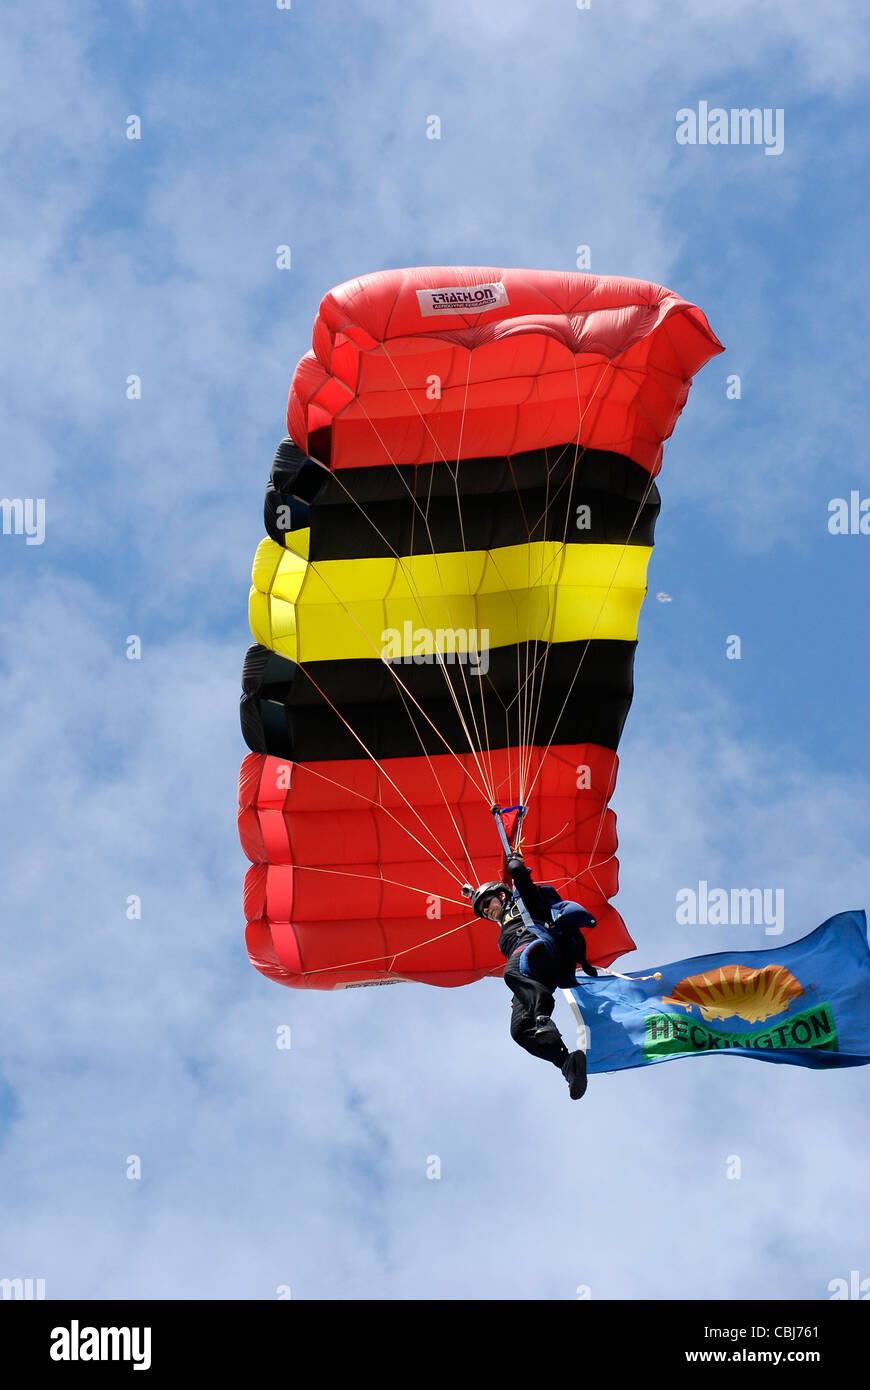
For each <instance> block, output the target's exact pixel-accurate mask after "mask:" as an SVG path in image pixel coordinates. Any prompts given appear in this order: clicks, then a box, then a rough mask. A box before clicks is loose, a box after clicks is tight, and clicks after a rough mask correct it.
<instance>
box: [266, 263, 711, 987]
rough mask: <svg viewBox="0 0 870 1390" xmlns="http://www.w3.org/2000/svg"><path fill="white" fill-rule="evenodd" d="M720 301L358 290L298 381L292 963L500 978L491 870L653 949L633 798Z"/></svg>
mask: <svg viewBox="0 0 870 1390" xmlns="http://www.w3.org/2000/svg"><path fill="white" fill-rule="evenodd" d="M719 351H721V347H720V344H719V343H718V341H717V340H716V338H715V337H714V335H713V334H712V332H711V330H710V328H709V326H708V325H707V321H706V319H705V318H704V315H703V314H702V313H701V312H700V310H698V309H696V308H694V307H693V306H692V305H690V304H688V303H686V302H685V301H684V300H681V299H679V298H678V297H677V296H676V295H673V294H671V293H670V292H669V291H668V290H665V289H662V288H660V287H659V286H655V285H648V284H644V283H643V282H640V281H635V280H625V279H613V278H608V277H603V276H592V275H578V274H563V273H557V272H546V271H521V270H495V269H492V268H489V267H486V268H475V267H461V268H458V267H444V268H425V269H417V270H402V271H385V272H381V273H378V274H373V275H367V276H363V277H361V278H360V279H358V280H354V281H350V282H348V283H347V284H345V285H341V286H339V287H338V288H336V289H334V290H332V291H331V292H330V293H329V294H328V295H327V296H326V297H325V298H324V300H323V302H322V304H321V306H320V311H319V314H318V317H317V319H316V321H315V326H314V334H313V351H312V352H311V353H309V354H307V355H306V356H305V357H304V358H303V359H302V361H301V362H300V364H299V366H298V367H297V370H296V373H295V375H294V378H293V384H292V387H291V390H290V399H289V403H288V412H287V419H288V428H289V430H290V434H291V436H292V438H288V439H286V440H285V441H284V442H283V444H282V445H281V446H280V447H279V449H278V452H277V454H276V457H275V461H274V464H273V468H272V474H271V478H270V482H269V486H268V489H267V494H266V505H265V522H266V530H267V533H268V534H267V538H266V539H265V540H264V541H263V542H262V543H261V545H260V546H259V548H258V551H257V555H256V558H255V562H254V569H253V587H252V589H251V598H250V620H251V629H252V633H253V635H254V638H255V639H256V645H255V646H253V647H252V648H251V649H250V651H249V653H248V656H247V658H246V661H245V667H244V671H243V691H244V693H243V696H242V728H243V732H244V736H245V739H246V742H247V743H248V746H249V748H250V749H251V750H252V753H251V755H249V757H247V758H246V759H245V762H244V763H243V766H242V774H241V781H240V797H239V800H240V811H239V827H240V834H241V839H242V845H243V847H244V850H245V852H246V854H247V855H248V858H249V859H250V860H251V864H252V867H251V868H250V869H249V871H248V875H247V879H246V888H245V910H246V917H247V920H248V928H247V941H248V949H249V953H250V955H251V959H252V960H253V962H254V964H255V965H256V966H257V967H258V969H260V970H262V971H263V972H264V973H265V974H267V975H269V976H271V977H272V978H274V979H277V980H280V981H282V982H283V983H286V984H291V985H297V986H305V987H313V988H327V989H329V988H336V987H340V986H345V985H349V984H377V983H386V982H388V981H390V980H395V979H410V980H422V981H426V982H428V983H433V984H441V985H458V984H465V983H468V982H470V981H472V980H476V979H479V978H480V977H481V976H484V975H487V974H498V973H500V971H501V968H502V966H503V962H502V960H501V957H500V956H499V954H498V951H497V948H496V932H495V931H494V930H493V927H492V924H487V923H485V922H483V921H481V920H480V919H476V918H474V917H473V916H472V915H471V913H470V911H469V907H468V903H467V902H466V901H465V900H464V899H463V897H462V894H461V886H462V884H463V883H464V882H466V881H468V882H471V883H479V882H482V881H484V880H487V879H493V878H501V877H502V874H503V860H502V855H501V851H500V847H499V842H498V837H497V834H496V831H495V826H494V822H493V817H492V814H491V808H492V806H493V805H494V804H500V805H509V804H510V805H516V804H520V803H521V804H523V805H526V806H527V807H528V812H527V815H526V817H525V821H524V823H523V852H524V855H525V858H526V861H527V863H528V864H529V866H530V867H531V868H532V870H533V872H534V874H535V876H536V878H538V880H539V881H542V882H548V883H552V884H553V885H554V886H555V887H556V888H557V889H558V890H559V891H560V892H561V893H562V894H563V896H565V897H569V898H576V899H578V900H579V901H581V902H582V903H583V905H584V906H585V907H587V908H588V909H589V911H590V912H592V913H593V915H594V916H595V917H597V919H598V926H597V927H596V928H595V929H594V931H592V932H590V934H589V937H588V941H587V948H588V952H589V958H590V960H591V961H592V962H593V963H598V964H609V963H610V962H611V961H612V960H614V959H615V958H616V957H617V956H618V955H620V954H622V953H623V952H624V951H626V950H630V949H631V948H632V946H633V942H632V940H631V938H630V936H629V935H628V932H627V930H626V928H625V925H624V923H623V922H622V919H621V918H620V916H619V914H618V913H617V912H616V910H615V909H614V908H613V907H612V906H611V905H610V899H611V898H612V897H613V896H614V894H615V893H616V891H617V888H618V875H617V861H616V825H615V817H614V814H613V812H612V811H611V810H610V809H609V806H608V803H609V800H610V796H611V794H612V792H613V788H614V784H615V780H616V769H617V757H616V748H617V744H618V741H619V736H620V733H621V730H622V726H623V723H624V721H625V717H626V714H627V712H628V708H629V705H630V702H631V694H632V670H633V662H634V649H635V646H636V642H637V628H638V616H639V612H640V607H641V603H642V601H643V596H644V593H645V591H646V573H647V566H648V562H649V557H650V553H651V549H652V543H653V531H654V526H655V520H656V516H657V514H658V509H659V496H658V490H657V488H656V485H655V482H654V477H655V475H656V473H657V472H658V470H659V467H660V464H661V455H662V445H663V441H664V440H665V439H666V438H667V437H668V436H669V435H670V433H671V431H672V429H673V427H674V424H675V422H676V419H677V417H678V415H679V413H680V410H681V409H682V406H683V404H684V402H685V400H686V396H687V394H688V389H689V385H690V382H691V378H692V376H693V375H694V373H695V372H696V371H697V370H698V369H699V368H700V367H701V366H702V365H703V364H704V362H706V361H707V360H708V358H709V357H711V356H712V355H713V354H714V353H716V352H719Z"/></svg>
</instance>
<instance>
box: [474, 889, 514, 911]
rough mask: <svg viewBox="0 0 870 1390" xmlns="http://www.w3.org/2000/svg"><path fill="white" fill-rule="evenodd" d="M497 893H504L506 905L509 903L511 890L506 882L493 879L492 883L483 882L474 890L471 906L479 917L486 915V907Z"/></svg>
mask: <svg viewBox="0 0 870 1390" xmlns="http://www.w3.org/2000/svg"><path fill="white" fill-rule="evenodd" d="M496 893H499V894H503V895H504V898H505V905H507V903H508V902H509V901H510V897H511V890H510V889H509V888H508V886H507V884H506V883H499V882H497V881H496V880H493V881H492V882H491V883H482V884H481V885H480V887H479V888H476V889H475V890H474V892H473V893H472V895H471V906H472V908H473V910H474V912H475V914H476V915H477V916H478V917H483V916H484V908H485V907H486V905H487V903H488V902H489V900H490V898H492V897H494V896H495V894H496Z"/></svg>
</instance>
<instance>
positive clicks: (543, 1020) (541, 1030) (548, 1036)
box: [535, 1014, 562, 1043]
mask: <svg viewBox="0 0 870 1390" xmlns="http://www.w3.org/2000/svg"><path fill="white" fill-rule="evenodd" d="M561 1036H562V1035H561V1033H560V1032H559V1030H558V1028H557V1027H556V1025H555V1023H554V1022H553V1020H552V1019H551V1018H548V1017H547V1015H546V1014H537V1015H536V1016H535V1042H539V1043H541V1042H551V1041H552V1042H555V1041H556V1039H557V1038H560V1037H561Z"/></svg>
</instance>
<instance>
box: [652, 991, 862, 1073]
mask: <svg viewBox="0 0 870 1390" xmlns="http://www.w3.org/2000/svg"><path fill="white" fill-rule="evenodd" d="M728 1047H746V1048H754V1049H759V1050H767V1049H768V1048H770V1049H776V1050H780V1049H788V1048H808V1047H809V1048H814V1049H817V1050H819V1049H821V1050H824V1051H826V1052H836V1051H837V1029H836V1026H835V1024H834V1015H833V1013H832V1012H831V1007H830V1005H829V1004H818V1005H816V1006H815V1007H814V1008H811V1009H804V1010H803V1012H802V1013H798V1014H794V1015H793V1016H792V1017H791V1018H789V1019H787V1020H786V1021H785V1023H782V1024H779V1025H778V1026H777V1027H775V1028H770V1027H768V1028H757V1029H754V1030H753V1031H752V1032H749V1033H726V1032H724V1031H723V1030H722V1029H719V1028H711V1027H710V1026H709V1024H706V1023H698V1022H697V1021H696V1020H694V1019H692V1018H682V1017H680V1015H678V1014H670V1013H669V1014H662V1013H655V1014H650V1015H649V1016H648V1017H647V1019H646V1035H645V1038H644V1045H643V1055H644V1060H645V1061H647V1062H657V1061H659V1060H660V1059H661V1058H664V1057H675V1056H677V1055H678V1054H681V1053H686V1052H710V1051H716V1050H717V1049H722V1048H728Z"/></svg>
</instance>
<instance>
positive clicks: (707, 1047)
mask: <svg viewBox="0 0 870 1390" xmlns="http://www.w3.org/2000/svg"><path fill="white" fill-rule="evenodd" d="M657 973H658V975H659V976H660V978H658V979H655V978H651V977H647V978H645V979H628V980H626V979H615V978H613V977H608V976H606V975H602V976H600V977H599V978H598V979H589V978H583V981H582V983H578V984H577V985H576V986H575V987H574V988H573V989H571V990H566V991H565V992H566V994H568V995H569V997H572V996H573V999H574V1000H575V1001H576V1004H577V1006H578V1007H579V1009H580V1012H581V1013H582V1015H583V1020H584V1022H585V1023H586V1026H587V1028H588V1030H589V1051H588V1058H587V1061H588V1069H589V1071H590V1073H593V1072H605V1071H620V1070H621V1069H622V1068H623V1067H642V1066H645V1065H647V1064H648V1063H651V1062H666V1061H668V1060H669V1059H670V1058H672V1057H697V1056H700V1055H702V1054H703V1055H707V1054H709V1053H711V1052H729V1053H734V1054H736V1055H738V1056H741V1057H757V1058H758V1059H759V1060H760V1061H763V1062H791V1063H793V1064H794V1065H795V1066H799V1067H858V1066H862V1065H863V1064H864V1063H865V1062H870V949H868V945H867V919H866V916H865V914H864V913H863V912H857V911H856V912H839V913H838V914H837V916H836V917H829V918H828V920H827V922H823V923H822V925H821V926H820V927H816V930H815V931H814V932H810V934H809V936H805V937H804V938H803V940H802V941H793V942H792V943H791V945H789V946H779V947H777V948H776V949H774V950H765V951H721V952H719V953H717V954H716V955H710V956H692V957H691V958H690V959H688V960H679V961H676V962H675V963H674V964H673V965H662V966H660V967H659V969H658V971H657Z"/></svg>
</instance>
